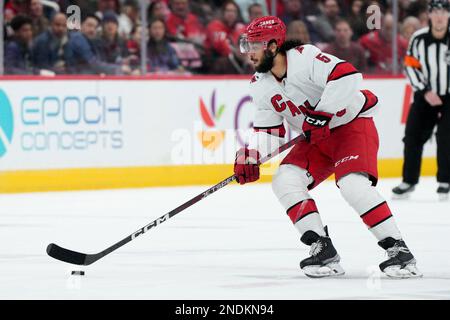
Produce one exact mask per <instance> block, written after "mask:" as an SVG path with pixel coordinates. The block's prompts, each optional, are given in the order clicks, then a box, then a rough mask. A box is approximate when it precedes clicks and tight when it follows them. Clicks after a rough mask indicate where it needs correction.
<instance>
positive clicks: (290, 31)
mask: <svg viewBox="0 0 450 320" xmlns="http://www.w3.org/2000/svg"><path fill="white" fill-rule="evenodd" d="M286 38H287V39H288V40H299V41H301V42H302V43H304V44H309V43H311V40H310V38H309V32H308V27H307V26H306V24H305V23H304V22H303V21H301V20H294V21H292V22H291V23H289V25H288V26H287V33H286Z"/></svg>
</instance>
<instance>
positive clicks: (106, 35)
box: [96, 11, 128, 64]
mask: <svg viewBox="0 0 450 320" xmlns="http://www.w3.org/2000/svg"><path fill="white" fill-rule="evenodd" d="M118 31H119V21H118V19H117V16H116V14H115V13H114V12H113V11H105V12H104V13H103V20H102V34H101V36H100V38H98V39H97V41H96V46H97V50H98V53H99V56H100V59H101V60H103V61H105V62H107V63H113V64H120V63H122V60H123V59H124V58H125V57H127V56H128V51H127V45H126V42H125V40H124V39H123V38H122V37H121V36H120V35H119V32H118Z"/></svg>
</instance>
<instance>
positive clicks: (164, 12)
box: [147, 0, 170, 21]
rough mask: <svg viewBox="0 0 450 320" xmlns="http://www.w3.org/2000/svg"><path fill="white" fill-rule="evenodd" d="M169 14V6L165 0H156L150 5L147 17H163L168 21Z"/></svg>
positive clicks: (152, 18) (151, 18)
mask: <svg viewBox="0 0 450 320" xmlns="http://www.w3.org/2000/svg"><path fill="white" fill-rule="evenodd" d="M169 14H170V10H169V7H168V6H167V4H166V2H165V1H164V0H154V1H152V3H151V4H150V5H149V6H148V13H147V19H148V20H149V21H150V20H154V19H162V20H164V21H166V20H167V18H168V17H169Z"/></svg>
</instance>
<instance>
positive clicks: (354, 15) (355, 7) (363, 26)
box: [348, 0, 369, 40]
mask: <svg viewBox="0 0 450 320" xmlns="http://www.w3.org/2000/svg"><path fill="white" fill-rule="evenodd" d="M348 21H349V23H350V27H351V28H352V30H353V40H357V39H359V38H360V37H361V36H363V35H364V34H366V33H367V32H369V29H367V17H366V8H365V6H364V1H363V0H352V2H351V5H350V12H349V14H348Z"/></svg>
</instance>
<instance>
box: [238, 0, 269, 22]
mask: <svg viewBox="0 0 450 320" xmlns="http://www.w3.org/2000/svg"><path fill="white" fill-rule="evenodd" d="M236 3H237V5H238V6H239V11H240V12H241V14H242V20H243V22H245V23H250V22H251V21H252V20H253V19H255V17H262V16H265V15H267V3H266V0H236ZM251 10H254V13H253V18H252V13H251Z"/></svg>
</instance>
